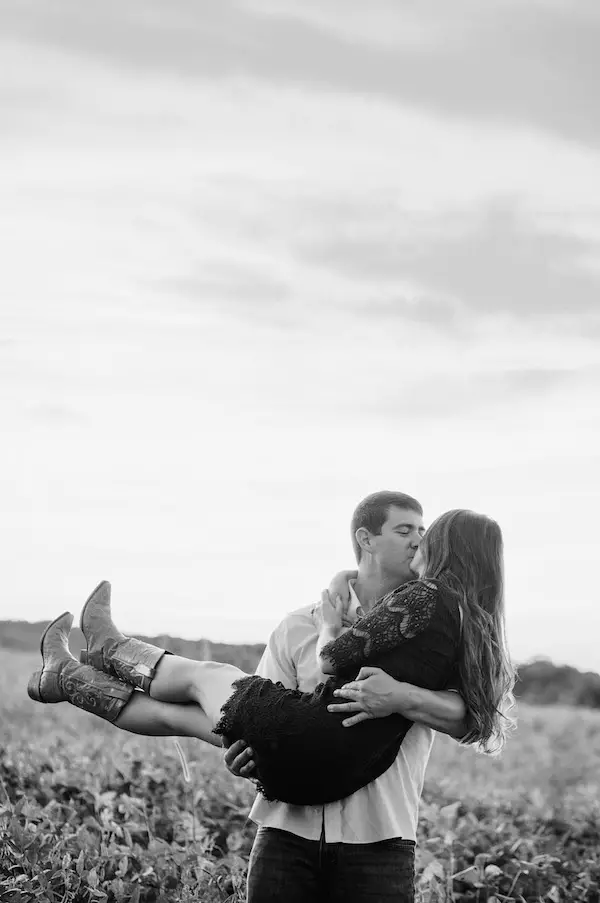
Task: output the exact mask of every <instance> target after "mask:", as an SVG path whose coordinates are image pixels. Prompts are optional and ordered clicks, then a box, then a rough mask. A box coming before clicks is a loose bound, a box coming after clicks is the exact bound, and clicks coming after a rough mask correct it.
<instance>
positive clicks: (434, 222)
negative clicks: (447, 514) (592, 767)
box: [0, 0, 600, 670]
mask: <svg viewBox="0 0 600 903" xmlns="http://www.w3.org/2000/svg"><path fill="white" fill-rule="evenodd" d="M599 46H600V8H599V7H598V5H597V3H595V2H593V0H580V2H579V3H577V4H573V3H568V2H566V0H535V2H534V0H531V2H529V3H528V4H526V5H524V4H522V3H520V2H517V0H502V2H500V0H490V2H488V3H485V4H483V3H480V2H475V0H457V2H455V3H453V4H450V5H449V4H448V3H446V2H445V0H434V2H430V0H424V2H420V3H418V4H416V3H408V2H400V0H372V2H370V3H369V4H365V3H364V2H359V0H343V2H342V0H335V2H334V0H329V2H328V3H326V4H325V3H322V2H320V0H239V2H237V3H234V2H231V0H220V2H219V3H218V4H212V3H211V4H209V3H202V2H201V0H195V2H191V0H172V2H169V3H164V2H159V0H128V2H127V3H123V2H122V0H102V2H101V3H100V2H97V3H95V4H93V5H92V4H83V3H81V2H80V0H53V3H46V2H44V0H3V2H2V5H1V7H0V66H1V72H2V78H1V82H0V130H1V132H0V137H1V140H0V194H1V197H2V201H1V203H0V239H1V245H0V247H1V263H0V310H1V316H0V374H1V377H0V398H1V402H0V405H1V411H0V413H1V417H2V442H1V443H0V481H1V504H0V530H1V543H2V548H3V551H4V556H3V566H2V593H1V594H0V618H24V619H28V620H38V619H43V618H49V617H51V616H54V615H56V614H58V613H60V612H61V611H62V610H64V609H70V610H72V611H74V612H75V613H76V614H77V613H78V612H79V609H80V607H81V605H82V603H83V601H84V600H85V597H86V596H87V594H88V593H89V592H90V591H91V589H92V588H93V587H94V585H95V584H96V583H97V582H98V581H99V580H100V579H102V578H108V579H110V580H111V581H112V583H113V599H114V610H115V613H116V615H117V620H118V622H119V623H120V624H121V625H122V626H123V627H124V628H125V629H132V630H138V631H143V632H145V633H157V632H170V633H171V634H174V635H182V636H186V637H191V638H194V637H200V636H206V637H209V638H212V639H214V640H224V641H232V642H237V641H252V642H260V641H265V640H266V638H267V636H268V632H269V630H270V629H271V628H272V627H273V626H275V624H276V623H277V622H278V621H279V620H280V618H281V617H283V615H284V614H285V613H286V612H287V611H288V610H290V609H293V608H295V607H297V606H299V605H303V604H307V603H309V602H312V601H314V600H315V599H316V598H317V597H318V594H319V591H320V589H321V587H322V586H324V585H325V584H326V583H328V581H329V578H330V576H331V575H332V574H333V573H334V572H335V571H337V570H338V569H340V568H343V567H346V566H348V567H349V566H351V565H352V561H353V559H352V550H351V545H350V538H349V529H348V527H349V521H350V517H351V514H352V510H353V508H354V506H355V504H356V503H357V502H358V501H359V500H360V499H361V498H362V497H363V496H364V495H366V494H367V493H369V492H371V491H374V490H377V489H384V488H385V489H398V490H403V491H406V492H409V493H411V494H413V495H416V496H417V497H418V498H419V499H420V500H421V501H422V502H423V504H424V506H425V509H426V512H425V513H426V518H427V520H431V519H433V518H434V517H435V516H436V515H438V514H439V513H440V512H442V511H444V510H446V509H448V508H453V507H471V508H475V509H476V510H478V511H483V512H485V513H487V514H490V515H491V516H493V517H495V518H496V519H497V520H498V521H499V522H500V524H501V526H502V528H503V531H504V535H505V542H506V568H507V584H508V587H507V611H508V628H509V639H510V642H511V648H512V652H513V656H514V658H515V659H516V660H517V661H523V660H526V659H529V658H531V657H533V656H536V655H546V656H549V657H551V658H553V659H554V660H555V661H557V662H566V663H570V664H573V665H575V666H577V667H580V668H583V669H594V670H600V642H599V637H600V630H598V628H599V627H600V616H599V615H598V608H599V606H600V598H599V593H598V580H597V577H596V575H595V573H594V571H595V567H596V561H597V557H598V547H599V544H600V527H599V518H598V506H599V503H600V488H599V471H600V405H599V399H600V391H599V390H600V354H599V346H600V303H599V298H600V294H599V291H600V114H599V110H600V103H599V98H598V85H599V84H600V54H599V53H598V47H599Z"/></svg>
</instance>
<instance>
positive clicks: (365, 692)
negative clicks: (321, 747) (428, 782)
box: [328, 668, 468, 740]
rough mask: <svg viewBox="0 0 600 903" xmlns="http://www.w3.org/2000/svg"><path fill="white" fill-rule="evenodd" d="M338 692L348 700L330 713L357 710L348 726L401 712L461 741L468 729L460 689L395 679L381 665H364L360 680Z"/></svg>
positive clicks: (346, 725) (337, 704) (337, 691)
mask: <svg viewBox="0 0 600 903" xmlns="http://www.w3.org/2000/svg"><path fill="white" fill-rule="evenodd" d="M335 695H336V696H338V697H341V698H342V699H344V700H345V701H344V702H341V701H340V703H335V704H332V705H330V706H329V707H328V708H329V711H330V712H342V713H354V714H350V717H348V718H346V719H345V721H344V722H343V724H344V726H345V727H352V726H353V725H355V724H359V723H360V722H361V721H365V720H366V719H367V718H385V717H386V716H387V715H392V714H394V713H397V714H399V715H404V717H405V718H409V719H410V720H411V721H415V722H416V723H418V724H424V725H426V726H427V727H431V728H433V730H436V731H440V732H441V733H444V734H449V735H450V736H451V737H454V738H455V739H457V740H460V739H461V738H462V737H464V735H465V734H466V733H467V730H468V725H467V708H466V705H465V702H464V699H463V698H462V696H461V695H460V693H459V692H458V691H454V690H424V689H423V688H422V687H416V686H414V685H413V684H408V683H404V682H402V681H398V680H394V678H393V677H390V675H389V674H386V672H385V671H382V670H381V668H361V670H360V672H359V674H358V677H357V678H356V680H354V681H351V682H349V683H347V684H345V685H344V686H343V687H342V688H341V689H340V690H336V691H335Z"/></svg>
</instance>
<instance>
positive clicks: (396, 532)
mask: <svg viewBox="0 0 600 903" xmlns="http://www.w3.org/2000/svg"><path fill="white" fill-rule="evenodd" d="M351 532H352V544H353V546H354V554H355V555H356V560H357V562H358V566H359V568H361V567H364V566H365V565H368V566H369V569H371V570H376V571H377V572H378V573H379V574H380V575H381V576H382V577H384V578H385V579H387V580H390V581H393V580H395V579H396V580H397V585H398V586H399V585H400V584H401V583H405V582H406V581H407V580H414V579H415V575H414V573H413V572H412V571H411V569H410V563H411V561H412V559H413V556H414V554H415V552H416V551H417V549H418V547H419V543H420V542H421V537H422V536H423V533H424V532H425V527H424V525H423V509H422V507H421V505H420V504H419V502H418V501H417V500H416V499H414V498H412V496H410V495H406V494H405V493H403V492H388V491H384V492H374V493H373V494H372V495H368V496H367V497H366V499H363V500H362V502H360V504H359V505H358V507H357V508H356V510H355V512H354V514H353V516H352V525H351Z"/></svg>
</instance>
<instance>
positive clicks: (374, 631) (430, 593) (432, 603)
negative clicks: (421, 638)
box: [322, 580, 438, 673]
mask: <svg viewBox="0 0 600 903" xmlns="http://www.w3.org/2000/svg"><path fill="white" fill-rule="evenodd" d="M437 599H438V589H437V587H436V585H435V584H434V583H429V582H428V581H425V580H419V581H414V582H411V583H409V584H406V585H405V586H401V587H400V588H399V589H397V590H394V592H393V593H390V594H389V595H388V596H386V597H385V598H384V599H383V600H382V601H381V602H379V603H378V604H377V605H376V606H375V608H373V609H372V611H370V612H369V614H368V615H365V617H364V618H361V619H360V621H358V622H357V623H356V624H355V625H354V627H351V628H350V630H348V631H347V632H346V633H344V634H342V636H340V637H338V638H337V639H335V640H332V641H331V643H327V645H326V646H324V647H323V652H322V654H323V655H324V656H326V657H327V658H328V659H329V660H330V661H331V663H332V664H333V667H334V670H335V673H339V672H340V671H344V670H345V669H347V668H349V667H352V666H354V665H356V666H360V665H365V664H369V663H370V662H371V661H373V660H374V659H376V658H377V656H378V655H380V654H381V653H382V652H387V651H388V650H390V649H394V648H396V647H397V646H399V645H401V644H402V643H405V642H406V641H407V640H411V639H413V637H415V636H417V635H418V634H419V633H421V632H422V631H423V630H425V628H426V627H427V626H428V624H429V622H430V621H431V618H432V616H433V613H434V612H435V609H436V604H437Z"/></svg>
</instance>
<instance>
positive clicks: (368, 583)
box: [354, 568, 402, 614]
mask: <svg viewBox="0 0 600 903" xmlns="http://www.w3.org/2000/svg"><path fill="white" fill-rule="evenodd" d="M401 583H402V581H401V580H398V578H397V577H386V576H384V575H382V574H380V573H377V572H370V571H367V570H364V571H362V570H361V569H360V568H359V569H358V577H357V578H356V580H355V582H354V592H355V593H356V595H357V597H358V601H359V602H360V604H361V607H362V609H363V611H364V612H365V614H367V613H368V612H369V611H370V610H371V609H372V608H373V606H374V605H375V603H376V602H377V601H378V600H379V599H382V598H383V596H385V595H386V593H390V592H391V591H392V590H393V589H397V587H398V586H400V584H401Z"/></svg>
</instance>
